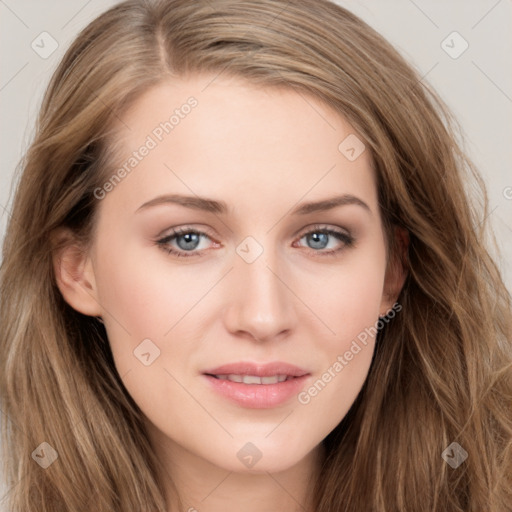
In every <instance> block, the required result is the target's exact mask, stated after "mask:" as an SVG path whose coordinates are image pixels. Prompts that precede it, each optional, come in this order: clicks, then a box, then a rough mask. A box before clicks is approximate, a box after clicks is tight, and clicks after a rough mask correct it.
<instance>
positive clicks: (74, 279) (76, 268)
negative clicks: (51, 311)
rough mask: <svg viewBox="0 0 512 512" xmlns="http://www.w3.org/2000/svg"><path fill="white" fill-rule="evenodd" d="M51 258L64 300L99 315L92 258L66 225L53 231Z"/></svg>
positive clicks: (78, 309)
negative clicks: (65, 227)
mask: <svg viewBox="0 0 512 512" xmlns="http://www.w3.org/2000/svg"><path fill="white" fill-rule="evenodd" d="M51 238H52V246H53V251H52V260H53V269H54V272H55V279H56V283H57V286H58V288H59V290H60V292H61V293H62V296H63V297H64V300H65V301H66V302H67V303H68V304H69V305H70V306H71V307H72V308H73V309H75V310H76V311H78V312H80V313H82V314H84V315H89V316H100V315H101V313H102V311H101V306H100V304H99V302H98V300H97V292H96V282H95V279H94V271H93V267H92V262H91V259H90V257H89V256H88V254H87V251H85V250H84V248H83V247H82V246H81V245H80V244H79V243H78V241H77V240H76V237H75V236H74V234H73V233H72V231H71V230H69V229H64V228H62V229H59V230H58V231H56V232H54V233H53V234H52V237H51Z"/></svg>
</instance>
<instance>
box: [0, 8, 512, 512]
mask: <svg viewBox="0 0 512 512" xmlns="http://www.w3.org/2000/svg"><path fill="white" fill-rule="evenodd" d="M191 1H192V0H191ZM115 3H117V2H115V1H105V0H103V1H100V0H89V1H87V0H67V1H65V0H57V1H53V2H47V1H37V0H0V40H1V49H0V51H1V61H0V68H1V73H0V116H1V120H2V121H1V124H0V129H1V137H0V144H1V146H0V159H1V160H0V162H1V165H0V240H2V239H3V234H4V230H5V224H6V220H7V218H8V216H9V210H10V204H11V199H12V197H11V186H12V182H13V179H12V178H13V173H14V169H15V167H16V165H17V163H18V161H19V159H20V157H21V155H22V153H23V152H24V151H25V150H26V148H27V146H28V143H29V142H30V140H31V137H32V134H33V126H34V120H35V115H36V113H37V109H38V107H39V104H40V101H41V98H42V94H43V91H44V88H45V86H46V84H47V82H48V80H49V78H50V75H51V73H52V72H53V70H54V69H55V68H56V66H57V63H58V61H59V60H60V58H61V57H62V56H63V54H64V51H65V49H66V48H67V47H68V45H69V43H70V42H71V41H72V39H73V38H74V37H75V36H76V34H77V33H78V31H79V30H80V29H81V28H83V27H84V26H85V25H86V24H87V23H88V22H89V21H91V20H92V19H93V18H95V17H96V16H97V15H99V14H100V13H101V12H103V11H104V10H106V9H107V8H108V7H110V6H111V5H114V4H115ZM338 3H339V4H340V5H343V6H344V7H347V8H348V9H349V10H351V11H352V12H354V13H355V14H357V15H359V16H360V17H361V18H363V19H364V20H365V21H366V22H367V23H369V24H370V25H371V26H373V27H374V28H375V29H377V30H378V31H379V32H380V33H381V34H382V35H384V36H385V37H386V38H387V39H388V40H389V41H390V42H391V43H393V44H394V46H395V47H396V48H397V49H398V50H399V51H400V52H401V53H402V54H403V55H404V56H405V57H406V58H407V59H408V60H409V62H411V63H412V64H413V66H414V67H415V68H416V69H418V70H419V72H420V74H421V76H423V77H424V78H423V79H424V80H425V81H426V82H428V83H430V84H431V85H432V86H433V87H434V88H435V89H436V91H437V92H438V93H439V94H440V96H441V97H442V98H443V99H444V100H445V101H446V102H447V103H448V105H449V106H450V108H451V109H452V112H453V113H454V114H455V116H456V117H457V119H458V120H459V122H460V123H461V125H462V128H463V130H464V133H465V144H464V147H465V149H466V151H467V152H468V154H469V155H470V157H471V158H472V159H473V161H474V162H475V163H476V165H477V166H478V168H479V170H480V172H481V174H482V175H483V177H484V179H485V181H486V183H487V190H488V193H489V201H490V220H491V222H492V226H493V228H494V231H495V234H496V238H497V241H498V246H499V247H498V248H499V250H500V253H501V254H497V253H494V254H495V255H496V258H497V259H498V263H499V265H500V268H501V269H502V272H503V275H504V277H505V281H506V283H507V285H508V287H509V289H510V290H512V264H511V262H512V240H511V239H512V237H511V234H512V171H511V163H512V149H511V147H512V137H511V135H512V133H511V132H512V129H511V128H512V115H511V114H512V68H511V66H510V56H511V55H512V30H511V24H512V23H511V21H512V0H472V1H470V2H469V1H467V0H430V1H426V0H380V1H379V0H360V1H352V2H350V1H338ZM454 31H456V32H458V33H459V34H460V35H461V36H462V38H463V39H464V40H465V41H467V43H468V45H469V47H468V49H467V50H466V51H465V52H464V53H462V54H461V55H460V56H459V57H458V58H452V57H451V56H450V55H448V54H447V53H446V51H445V50H444V49H443V47H444V48H445V49H448V48H447V47H446V45H449V46H451V47H452V49H451V50H449V51H451V52H452V53H453V52H455V51H457V50H459V49H460V48H461V44H463V43H462V41H461V40H460V39H457V36H456V37H455V39H454V38H453V37H451V38H448V39H447V37H448V36H449V35H450V34H451V33H452V32H454ZM42 32H48V33H49V34H50V35H51V37H52V38H54V39H55V40H56V42H57V43H58V47H57V49H56V50H55V51H54V52H53V53H52V54H51V55H50V56H48V57H47V58H42V57H41V56H40V55H38V53H36V51H34V49H33V48H32V47H31V44H32V42H33V41H35V43H34V44H39V45H40V46H42V45H43V43H41V37H46V38H47V36H40V34H41V33H42ZM445 40H446V42H445V43H444V44H443V46H442V42H443V41H445ZM45 42H46V43H45V44H44V49H46V50H48V49H49V48H50V40H49V39H45ZM39 51H40V52H41V51H43V48H41V50H39ZM0 413H1V411H0ZM34 448H35V447H34ZM1 489H2V487H1V484H0V503H1V496H2V494H3V493H2V492H1ZM0 509H1V505H0Z"/></svg>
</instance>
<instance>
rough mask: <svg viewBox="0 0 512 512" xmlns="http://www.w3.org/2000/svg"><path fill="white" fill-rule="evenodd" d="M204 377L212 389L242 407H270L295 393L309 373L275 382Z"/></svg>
mask: <svg viewBox="0 0 512 512" xmlns="http://www.w3.org/2000/svg"><path fill="white" fill-rule="evenodd" d="M204 377H206V378H207V379H208V381H209V382H210V384H211V386H212V387H213V389H214V391H216V392H217V393H219V394H220V395H223V396H225V397H226V398H229V399H230V400H232V401H233V402H236V403H237V404H239V405H241V406H242V407H247V408H250V409H270V408H272V407H277V406H278V405H281V404H284V403H285V402H287V401H288V400H289V399H290V398H291V397H292V396H294V395H297V394H298V393H299V392H300V390H301V389H302V388H303V386H304V382H305V381H306V379H307V378H308V377H309V375H303V376H302V377H295V378H293V379H290V380H285V381H284V382H278V383H277V384H244V383H243V382H232V381H230V380H227V379H217V378H216V377H212V376H210V375H204Z"/></svg>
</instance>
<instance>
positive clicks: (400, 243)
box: [380, 227, 409, 316]
mask: <svg viewBox="0 0 512 512" xmlns="http://www.w3.org/2000/svg"><path fill="white" fill-rule="evenodd" d="M394 237H395V240H394V244H393V245H394V246H395V247H396V249H397V250H396V251H395V252H394V254H393V255H392V256H391V257H390V259H389V261H388V267H387V269H386V275H385V278H384V289H383V294H382V302H381V306H380V316H385V315H386V314H387V312H388V311H389V310H390V309H391V308H392V307H393V304H395V302H396V301H397V299H398V296H399V295H400V292H401V291H402V288H403V286H404V283H405V279H406V277H407V251H408V248H409V232H408V231H407V230H406V229H404V228H399V227H396V228H395V230H394Z"/></svg>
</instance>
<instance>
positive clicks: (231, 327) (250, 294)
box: [224, 252, 297, 342]
mask: <svg viewBox="0 0 512 512" xmlns="http://www.w3.org/2000/svg"><path fill="white" fill-rule="evenodd" d="M265 254H266V252H264V253H263V254H262V255H261V256H260V257H259V258H258V259H257V260H256V261H253V262H252V263H247V262H246V261H244V260H243V259H242V258H239V257H238V256H237V257H236V258H237V259H236V262H235V265H234V269H233V271H232V272H231V281H230V283H231V285H230V287H229V290H228V293H229V294H230V298H229V306H228V308H227V310H226V311H225V316H224V323H225V326H226V329H227V330H228V331H229V332H231V333H232V334H234V335H236V336H239V337H240V336H245V337H247V338H250V339H254V340H256V341H259V342H264V341H270V340H273V339H277V338H278V337H283V336H286V335H288V334H289V332H290V331H291V330H293V329H294V327H295V324H296V321H297V315H296V311H295V309H294V308H295V306H294V294H293V292H292V291H291V286H290V285H291V283H288V282H287V281H290V279H289V278H288V279H287V276H288V275H289V273H287V272H286V271H284V270H283V269H284V266H283V265H282V264H279V262H278V261H277V258H269V257H265Z"/></svg>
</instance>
